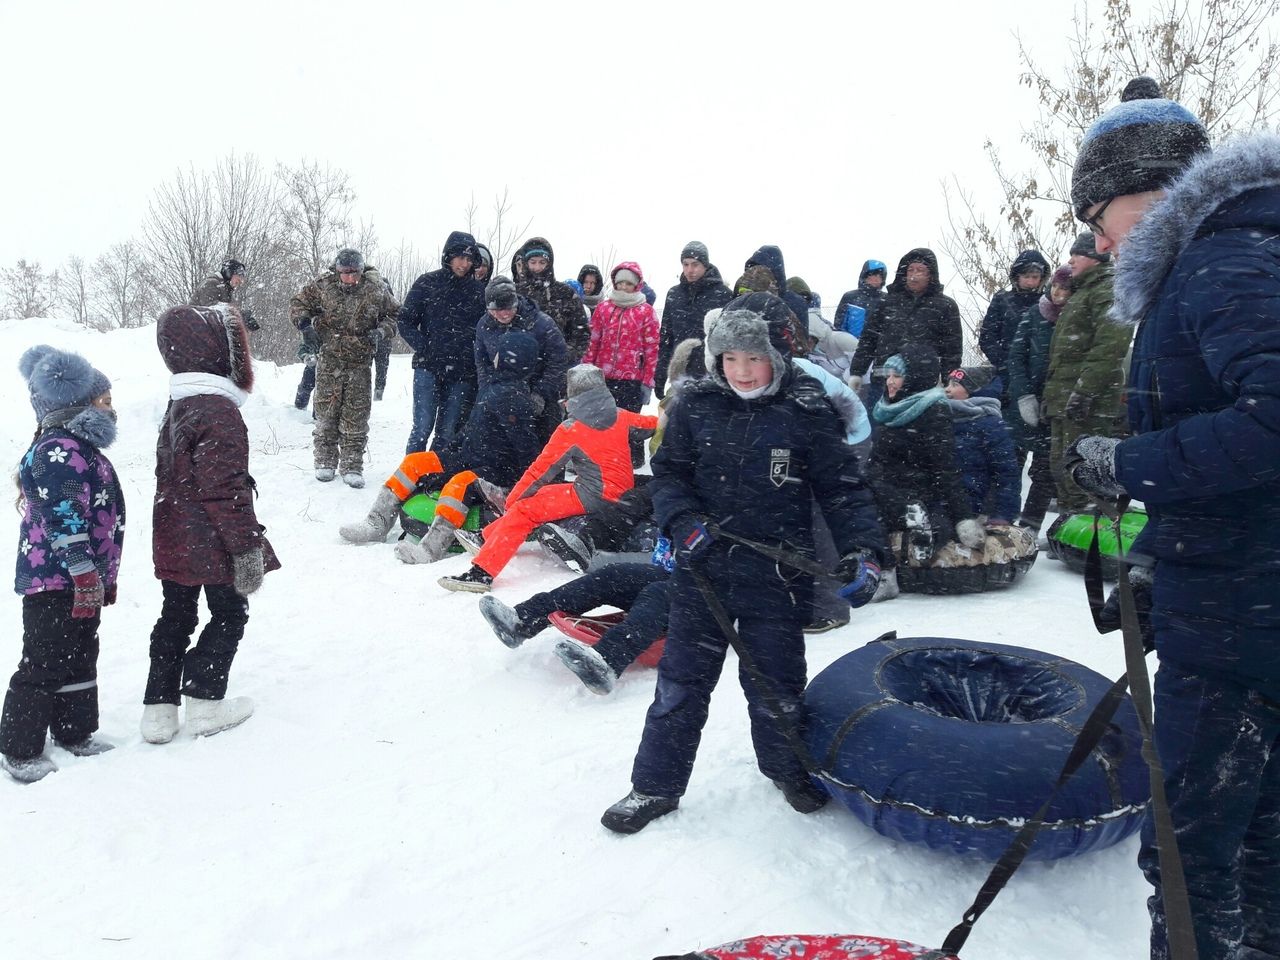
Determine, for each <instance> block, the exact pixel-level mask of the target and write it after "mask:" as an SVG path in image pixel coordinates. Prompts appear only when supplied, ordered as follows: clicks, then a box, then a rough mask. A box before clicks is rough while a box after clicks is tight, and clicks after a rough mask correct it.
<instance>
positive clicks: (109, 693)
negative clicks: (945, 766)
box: [0, 320, 1147, 960]
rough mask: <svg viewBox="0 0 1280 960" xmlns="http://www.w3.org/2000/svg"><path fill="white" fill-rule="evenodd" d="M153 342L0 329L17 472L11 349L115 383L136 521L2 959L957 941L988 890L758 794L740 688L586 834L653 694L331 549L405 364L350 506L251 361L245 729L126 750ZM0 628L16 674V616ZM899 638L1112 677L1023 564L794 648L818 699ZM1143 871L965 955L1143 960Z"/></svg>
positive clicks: (19, 428) (24, 863)
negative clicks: (1008, 581)
mask: <svg viewBox="0 0 1280 960" xmlns="http://www.w3.org/2000/svg"><path fill="white" fill-rule="evenodd" d="M154 336H155V331H154V328H148V329H142V330H121V331H115V332H112V333H109V334H98V333H91V332H86V331H84V330H81V329H79V328H76V327H74V326H71V325H69V324H64V323H61V322H59V321H53V320H27V321H11V322H8V323H4V324H0V356H5V357H9V358H11V360H10V363H11V365H12V366H11V368H10V369H9V371H8V372H7V373H2V374H0V400H2V401H3V402H4V403H5V405H6V407H7V408H8V409H10V410H11V416H9V417H7V418H5V420H4V422H3V423H0V441H2V443H3V447H2V449H3V450H4V451H6V453H5V454H4V455H5V456H6V457H7V458H8V461H9V462H10V463H16V461H17V459H18V458H19V456H20V455H21V454H22V453H23V451H25V449H26V446H27V444H28V443H29V441H30V437H31V431H32V429H33V428H34V418H33V416H32V414H31V410H30V405H29V403H28V400H27V396H26V388H25V384H24V383H23V382H22V380H21V378H20V377H19V375H18V373H17V370H16V360H17V357H18V356H19V355H20V354H21V352H22V350H23V349H25V348H26V347H27V346H29V345H31V344H33V343H38V342H48V343H52V344H54V345H56V346H60V347H64V348H72V349H77V350H79V351H80V352H82V353H83V354H84V355H85V356H87V357H88V358H89V359H90V361H91V362H93V363H94V364H95V365H96V366H98V367H99V368H100V369H102V370H103V371H104V372H105V373H106V374H107V375H108V376H109V377H111V379H112V381H113V385H114V386H113V395H114V398H115V406H116V408H117V410H118V411H119V412H120V438H119V440H118V441H117V443H116V445H115V446H114V447H112V448H111V449H110V450H109V451H108V455H109V456H110V457H111V458H112V460H113V462H114V463H115V465H116V469H117V471H118V472H119V474H120V478H121V481H122V485H123V488H124V491H125V495H126V497H127V503H128V507H129V510H130V513H129V522H128V532H127V536H126V540H125V549H124V565H123V571H122V578H121V587H120V601H119V603H118V604H117V605H116V606H114V607H111V608H109V609H107V611H106V613H105V616H104V618H103V627H102V633H101V637H102V653H101V657H100V660H99V683H100V693H101V710H102V725H101V733H102V735H103V736H104V737H105V739H107V740H109V741H111V742H113V743H114V744H116V749H115V750H114V751H112V752H111V753H108V754H106V755H105V756H100V757H89V758H76V757H72V756H70V755H69V754H67V753H66V752H65V751H62V750H60V749H57V748H54V747H52V746H51V747H50V748H49V755H50V756H51V757H52V758H53V759H54V760H55V761H56V762H57V764H58V766H59V767H60V770H59V771H58V772H57V773H55V774H53V775H51V776H50V777H48V778H47V779H46V780H44V781H42V782H41V783H38V784H36V785H34V786H29V787H27V786H20V785H18V784H16V783H11V782H7V779H6V782H3V783H0V835H2V836H3V837H4V838H5V841H4V842H5V857H4V863H5V869H3V870H0V904H3V905H4V907H3V921H2V922H3V929H4V941H5V944H6V946H5V950H4V955H5V956H11V957H19V956H21V957H25V958H33V960H34V958H50V960H53V958H57V960H62V958H68V957H75V958H77V960H96V958H111V960H121V958H127V960H137V958H152V957H156V958H159V957H170V956H174V955H180V956H182V957H183V958H184V960H204V958H222V957H228V956H235V957H237V958H241V960H246V958H257V957H264V958H266V957H270V958H283V957H306V958H308V960H320V958H328V957H334V958H337V957H343V958H350V957H360V956H369V957H373V956H379V957H390V958H412V957H436V956H449V957H480V956H492V957H504V958H524V957H529V958H542V957H545V958H550V957H556V958H577V957H580V958H613V957H632V958H647V957H652V956H656V955H658V954H672V953H682V952H684V951H686V950H691V949H694V948H697V947H705V946H711V945H713V944H716V943H721V942H724V941H726V940H733V939H736V938H740V937H743V936H747V935H753V934H758V933H861V934H872V935H877V936H886V937H897V938H902V939H906V940H911V941H916V942H919V943H922V944H926V945H929V946H938V945H939V944H940V943H941V941H942V940H943V938H944V937H945V935H946V933H947V931H948V930H949V929H950V928H951V927H952V926H953V925H954V924H955V923H957V922H958V921H959V920H960V917H961V914H962V913H963V911H964V910H965V909H966V908H967V907H968V906H969V904H970V902H971V901H972V899H973V897H974V895H975V894H976V892H977V890H978V887H979V886H980V884H981V882H982V880H983V879H984V878H985V876H986V872H987V869H988V867H987V866H986V865H984V864H981V863H975V862H968V861H962V860H958V859H955V858H953V857H949V856H945V855H942V854H935V853H932V852H930V851H928V850H925V849H923V848H917V847H912V846H908V845H904V844H899V843H895V842H892V841H889V840H886V839H884V838H882V837H880V836H879V835H877V834H875V833H874V832H872V831H871V830H870V829H868V828H866V827H864V826H862V825H861V824H860V823H859V822H858V821H856V820H855V819H854V818H853V817H852V816H851V815H850V814H848V813H846V812H845V811H843V810H840V809H836V808H835V806H834V805H832V806H829V807H828V808H827V809H825V810H823V811H821V812H820V813H817V814H814V815H811V816H807V817H805V816H801V815H799V814H797V813H795V812H793V811H792V810H791V809H790V808H789V807H788V806H787V805H786V803H785V802H784V801H783V799H782V797H781V795H780V794H779V793H778V791H777V790H775V789H774V788H773V787H772V786H771V785H770V784H769V782H768V781H767V780H765V779H764V778H763V777H762V776H761V775H760V774H759V773H758V772H757V771H756V769H755V765H754V759H753V755H752V752H751V745H750V739H749V736H748V729H747V719H746V714H745V706H744V701H743V697H742V693H741V690H740V689H739V688H738V684H737V683H736V682H735V678H736V669H735V667H734V666H733V665H732V664H730V665H729V666H727V667H726V669H725V673H724V680H723V682H722V683H721V684H720V687H719V689H718V690H717V691H716V695H715V698H714V702H713V704H712V711H711V719H710V722H709V723H708V725H707V730H706V733H705V736H704V738H703V741H702V748H701V751H700V753H699V757H698V764H697V767H696V768H695V771H694V775H693V781H692V784H691V785H690V788H689V792H688V794H687V795H686V797H685V799H684V801H683V805H682V806H681V808H680V810H679V811H678V812H677V813H676V814H674V815H672V816H670V817H668V818H666V819H664V820H661V821H659V822H657V823H655V824H653V825H652V826H650V827H649V828H648V829H646V830H645V831H644V832H643V833H641V834H639V835H636V836H633V837H617V836H613V835H611V834H609V833H608V832H607V831H606V830H605V829H604V828H603V827H601V826H600V824H599V816H600V814H601V813H602V812H603V810H604V809H605V807H607V806H608V805H609V804H610V803H612V802H613V801H615V800H617V799H618V798H620V797H621V796H623V795H624V794H625V793H626V792H627V790H628V788H629V782H628V781H629V773H630V766H631V759H632V756H633V754H634V751H635V747H636V744H637V743H638V741H639V736H640V730H641V725H642V722H643V718H644V713H645V710H646V709H647V707H648V705H649V702H650V699H651V697H652V692H653V677H654V674H653V672H652V671H648V670H641V671H635V670H632V671H628V672H627V673H626V674H625V675H624V676H623V678H622V680H621V682H620V683H619V686H618V689H617V690H616V691H615V692H614V693H613V694H612V695H611V696H608V697H599V696H596V695H593V694H591V693H590V692H588V691H587V690H586V689H585V688H584V687H583V686H582V684H581V683H580V682H579V681H578V680H577V678H575V677H574V676H573V675H572V674H570V673H569V672H568V671H567V670H566V669H565V668H564V667H563V665H562V664H561V663H560V662H559V661H558V660H557V659H556V657H555V656H554V654H553V653H552V651H551V647H552V643H553V641H554V636H555V635H554V634H552V633H545V634H543V635H541V636H539V637H537V638H535V639H533V640H531V641H529V642H527V643H526V644H525V645H524V646H523V647H522V648H520V649H519V650H516V651H511V650H508V649H507V648H506V647H504V646H503V645H502V644H501V643H500V642H499V641H498V640H497V639H496V638H495V637H494V636H493V634H492V633H491V632H490V630H489V628H488V627H487V625H486V624H485V622H484V621H483V619H482V618H481V617H480V615H479V613H478V612H477V610H476V603H477V598H476V597H475V596H474V595H469V594H450V593H446V592H445V591H444V590H442V589H440V588H439V587H438V586H437V585H436V583H435V580H436V578H437V577H439V576H440V575H442V574H445V573H456V572H459V571H461V570H462V569H465V566H466V560H465V558H463V557H454V558H451V559H447V560H445V561H442V562H441V563H439V564H436V565H434V566H427V567H423V566H413V567H411V566H405V565H403V564H401V563H400V562H399V561H397V560H396V559H395V557H394V556H393V555H392V548H391V545H390V543H388V544H385V545H380V544H374V545H370V546H364V547H356V546H350V545H347V544H344V543H342V542H341V541H340V539H339V537H338V533H337V529H338V526H339V524H341V523H343V522H347V521H350V520H353V519H357V518H358V517H360V516H362V515H363V514H364V512H365V510H366V509H367V508H368V506H369V504H370V503H371V502H372V500H373V498H374V496H375V494H376V484H377V482H378V481H379V480H380V479H381V478H382V477H383V476H385V475H387V474H388V473H390V471H391V470H392V469H393V468H394V467H395V466H396V464H397V463H398V461H399V458H400V455H401V452H402V450H403V443H404V438H405V436H406V435H407V432H408V427H409V409H410V401H409V389H410V381H411V377H410V371H409V369H408V363H407V360H408V358H407V357H402V356H396V357H394V358H393V359H392V366H391V374H390V377H389V379H388V387H387V394H386V399H385V400H384V401H383V402H381V403H377V404H375V405H374V414H373V422H372V432H371V437H370V444H369V455H368V461H367V464H366V477H367V479H368V480H369V482H370V486H369V487H368V488H366V489H365V490H362V491H357V490H351V489H348V488H346V487H345V486H344V485H342V484H341V483H340V482H335V483H332V484H320V483H317V482H316V481H315V480H314V479H313V478H312V473H311V436H310V417H309V415H307V414H304V413H301V412H299V411H297V410H295V409H294V408H293V406H292V397H293V392H294V389H295V386H296V384H297V381H298V377H299V374H300V373H301V370H302V368H301V367H300V366H297V365H295V366H289V367H283V368H278V369H277V368H276V367H274V366H273V365H270V364H266V363H262V364H259V366H258V368H257V377H258V385H257V388H256V390H255V392H254V394H253V396H252V397H251V398H250V400H249V402H248V403H247V404H246V405H245V407H244V408H243V413H244V416H245V419H246V421H247V422H248V425H249V432H250V437H251V446H252V450H253V455H252V462H251V470H252V472H253V475H254V477H255V478H256V480H257V483H258V489H259V491H260V495H261V496H260V499H259V500H258V515H259V519H260V520H261V522H262V523H264V524H265V525H266V526H267V528H268V536H269V537H270V539H271V541H272V543H273V544H274V546H275V548H276V550H277V552H278V553H279V555H280V557H281V560H282V562H283V564H284V567H283V569H282V570H280V571H278V572H276V573H273V574H270V575H269V576H268V577H267V582H266V585H265V586H264V587H263V589H262V590H261V592H260V593H258V594H256V595H255V596H254V597H253V598H252V601H251V612H250V621H249V626H248V629H247V633H246V636H245V639H244V642H243V644H242V647H241V652H240V654H239V656H238V657H237V659H236V663H235V667H234V669H233V672H232V677H231V687H230V691H229V694H230V695H233V696H234V695H248V696H251V697H253V698H254V699H255V700H256V701H257V713H256V714H255V715H254V716H253V718H252V719H250V720H249V721H248V722H247V723H246V724H245V725H244V726H242V727H239V728H237V729H235V730H232V731H228V732H226V733H223V734H220V735H218V736H216V737H212V738H208V739H204V740H192V739H190V738H188V737H185V736H183V735H179V737H178V739H177V740H175V741H174V742H173V743H171V744H168V745H164V746H151V745H148V744H145V743H143V742H142V740H141V737H140V735H139V733H138V721H139V718H140V716H141V710H142V705H141V698H142V689H143V685H144V682H145V679H146V674H147V662H148V661H147V643H148V640H147V638H148V635H149V633H150V630H151V626H152V624H153V622H154V620H155V617H156V615H157V613H158V611H159V609H160V589H159V583H158V581H156V580H155V579H154V576H153V575H152V571H151V563H150V500H151V495H152V493H153V491H154V481H153V471H154V456H155V454H154V443H155V435H156V428H157V426H158V424H159V422H160V419H161V417H162V415H163V412H164V407H165V403H166V397H167V393H166V388H167V375H166V371H165V369H164V367H163V364H162V363H161V362H160V358H159V356H158V354H157V352H156V348H155V341H154ZM10 524H11V529H13V528H16V526H17V515H16V514H14V515H12V516H11V520H10ZM568 577H569V574H568V573H567V571H563V570H562V569H561V568H559V567H557V566H554V565H553V564H552V563H551V562H550V561H548V560H546V559H544V558H543V557H542V556H540V555H539V553H538V552H537V550H536V549H535V548H533V547H531V546H529V547H525V548H523V549H522V551H521V553H520V555H519V556H518V557H517V559H516V560H515V561H514V562H513V563H512V565H511V567H510V568H509V569H508V571H507V573H505V574H504V576H503V577H502V578H501V579H500V580H499V582H498V587H497V591H496V592H497V595H498V596H499V597H501V598H502V599H504V600H506V601H507V602H510V603H515V602H518V601H519V600H522V599H524V598H525V597H526V596H527V595H528V594H530V593H532V592H534V591H535V590H538V589H546V588H549V587H550V586H552V585H554V584H556V583H559V582H562V581H564V580H566V579H568ZM0 615H2V616H3V625H4V633H3V635H4V637H5V640H4V655H5V656H6V657H8V658H10V659H9V662H16V660H17V657H18V655H19V651H20V646H21V640H20V638H21V610H20V604H19V602H18V601H17V599H16V597H15V598H14V600H13V601H12V602H10V603H7V604H5V605H4V608H3V614H0ZM891 629H896V630H898V632H899V634H900V635H902V636H910V635H937V636H965V637H984V638H986V639H989V640H993V641H997V642H1005V643H1012V644H1019V645H1025V646H1030V647H1035V648H1039V649H1044V650H1049V651H1053V652H1055V653H1059V654H1063V655H1066V656H1069V657H1071V658H1072V659H1075V660H1078V661H1080V662H1082V663H1085V664H1086V665H1088V666H1091V667H1093V668H1094V669H1097V670H1099V671H1101V672H1102V673H1104V674H1106V675H1107V676H1117V675H1119V673H1120V672H1122V670H1123V655H1122V651H1121V649H1120V642H1119V640H1118V639H1117V637H1118V635H1116V634H1113V635H1110V636H1108V637H1100V636H1098V635H1097V634H1096V633H1095V632H1094V630H1093V628H1092V626H1091V623H1090V620H1089V614H1088V609H1087V605H1086V603H1085V598H1084V590H1083V585H1082V583H1081V580H1080V578H1079V577H1077V576H1076V575H1074V574H1071V573H1070V572H1068V571H1067V570H1066V569H1065V568H1063V567H1062V566H1061V565H1060V564H1056V563H1054V562H1052V561H1050V560H1048V559H1046V558H1045V557H1043V556H1042V557H1041V558H1040V559H1039V560H1038V561H1037V563H1036V566H1035V567H1034V568H1033V569H1032V570H1031V572H1030V574H1029V575H1028V577H1027V579H1026V580H1025V581H1024V582H1023V583H1021V584H1019V585H1018V586H1016V587H1014V588H1013V589H1012V590H1010V591H1008V592H1004V593H993V594H987V595H977V596H969V597H952V598H939V597H920V596H903V597H901V598H899V599H897V600H894V601H892V602H890V603H885V604H880V605H877V606H874V607H870V608H864V609H863V610H861V611H857V612H855V614H854V619H853V623H852V624H851V625H849V626H848V627H845V628H843V629H840V630H837V631H833V632H830V633H826V634H822V635H819V636H815V637H812V638H810V640H809V644H808V650H809V665H810V674H811V675H813V674H816V673H817V672H818V671H819V670H820V669H822V668H823V667H824V666H826V665H827V664H828V663H830V662H831V661H833V660H835V659H836V658H838V657H839V656H840V655H842V654H843V653H845V652H847V651H848V650H850V649H853V648H854V647H856V646H859V645H861V644H863V643H865V642H867V641H869V640H871V639H873V638H875V637H876V636H878V635H880V634H881V633H883V632H885V631H886V630H891ZM730 656H731V657H732V654H731V655H730ZM1047 786H1048V785H1046V787H1047ZM1136 853H1137V840H1136V838H1133V839H1130V840H1129V841H1127V842H1125V843H1123V844H1120V845H1119V846H1117V847H1114V848H1112V849H1109V850H1105V851H1102V852H1097V853H1092V854H1089V855H1086V856H1084V857H1081V858H1079V859H1073V860H1066V861H1058V862H1056V863H1049V864H1041V863H1031V864H1027V865H1025V866H1024V867H1023V868H1022V870H1021V871H1020V872H1019V873H1018V875H1017V876H1016V877H1015V878H1014V879H1013V881H1012V883H1011V884H1010V886H1009V887H1008V888H1007V889H1006V890H1005V892H1004V893H1003V894H1002V895H1001V896H1000V898H999V899H998V900H997V901H996V903H995V905H994V906H993V907H992V908H991V910H990V911H989V912H988V913H987V915H986V917H985V918H984V919H983V920H982V921H981V922H980V923H979V924H978V925H977V927H976V928H975V930H974V933H973V936H972V937H971V938H970V941H969V946H968V948H967V949H966V951H965V956H967V957H973V958H975V960H976V958H983V960H1013V958H1019V960H1023V958H1026V957H1029V956H1036V957H1038V958H1040V960H1058V958H1076V957H1080V956H1093V955H1104V956H1116V957H1120V956H1142V955H1144V952H1145V949H1146V946H1145V945H1146V937H1147V932H1146V931H1147V922H1146V908H1145V902H1144V901H1145V897H1146V894H1147V887H1146V884H1145V882H1144V881H1143V880H1142V878H1141V876H1140V874H1139V872H1138V869H1137V867H1136V865H1135V862H1134V861H1135V857H1136Z"/></svg>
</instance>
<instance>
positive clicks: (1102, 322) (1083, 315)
mask: <svg viewBox="0 0 1280 960" xmlns="http://www.w3.org/2000/svg"><path fill="white" fill-rule="evenodd" d="M1113 274H1114V271H1113V268H1112V266H1111V264H1109V263H1101V264H1098V266H1096V267H1094V268H1092V269H1091V270H1089V271H1087V272H1085V273H1084V274H1081V275H1080V276H1079V277H1077V278H1075V279H1074V280H1072V282H1071V285H1072V288H1073V290H1074V292H1073V293H1072V294H1071V299H1070V300H1068V301H1067V305H1066V306H1065V307H1063V309H1062V316H1061V317H1059V318H1058V323H1057V327H1056V329H1055V330H1054V334H1053V346H1052V347H1051V349H1050V352H1049V374H1048V376H1047V377H1046V379H1045V385H1044V401H1045V404H1046V406H1047V407H1048V411H1049V416H1050V417H1061V416H1062V415H1063V410H1064V409H1065V408H1066V405H1067V399H1068V398H1069V397H1070V396H1071V394H1072V393H1081V394H1084V395H1085V396H1089V397H1092V398H1093V406H1092V408H1091V409H1090V411H1089V416H1090V419H1094V418H1103V419H1105V418H1108V417H1118V416H1120V413H1121V411H1122V409H1123V408H1122V406H1121V399H1122V396H1123V394H1124V357H1125V353H1126V352H1127V351H1128V349H1129V342H1130V340H1132V339H1133V328H1132V327H1128V326H1121V325H1120V324H1118V323H1113V322H1112V321H1111V320H1110V319H1109V318H1108V317H1107V312H1108V311H1109V310H1110V309H1111V283H1112V277H1113ZM1010 395H1011V396H1012V392H1011V394H1010Z"/></svg>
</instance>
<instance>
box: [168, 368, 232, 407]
mask: <svg viewBox="0 0 1280 960" xmlns="http://www.w3.org/2000/svg"><path fill="white" fill-rule="evenodd" d="M206 394H212V395H213V396H216V397H226V398H227V399H228V400H230V401H231V402H232V403H234V404H235V405H236V406H237V407H243V406H244V402H245V401H246V400H248V399H249V394H247V393H246V392H245V391H243V390H241V389H240V388H239V387H237V386H236V385H235V384H234V383H232V382H231V381H230V380H228V379H227V378H226V377H220V376H218V375H217V374H216V373H175V374H174V375H173V376H171V377H170V378H169V398H170V399H171V400H182V399H184V398H186V397H199V396H203V395H206Z"/></svg>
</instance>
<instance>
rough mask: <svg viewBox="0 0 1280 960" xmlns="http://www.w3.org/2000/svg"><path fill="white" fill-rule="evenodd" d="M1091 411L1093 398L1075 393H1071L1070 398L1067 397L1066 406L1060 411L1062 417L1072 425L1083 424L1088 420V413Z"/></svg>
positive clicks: (1085, 394)
mask: <svg viewBox="0 0 1280 960" xmlns="http://www.w3.org/2000/svg"><path fill="white" fill-rule="evenodd" d="M1092 409H1093V397H1091V396H1089V395H1088V394H1087V393H1076V392H1075V391H1074V390H1072V391H1071V396H1069V397H1067V405H1066V407H1064V408H1063V410H1062V415H1063V416H1064V417H1066V418H1067V419H1068V420H1070V421H1071V422H1072V423H1084V421H1086V420H1088V419H1089V412H1090V411H1091V410H1092Z"/></svg>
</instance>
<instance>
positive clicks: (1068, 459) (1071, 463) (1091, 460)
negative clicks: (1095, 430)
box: [1062, 437, 1126, 500]
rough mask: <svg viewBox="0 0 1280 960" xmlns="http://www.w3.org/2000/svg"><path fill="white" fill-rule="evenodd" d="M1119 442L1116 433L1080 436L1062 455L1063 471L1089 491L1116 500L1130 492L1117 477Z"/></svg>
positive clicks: (1076, 483)
mask: <svg viewBox="0 0 1280 960" xmlns="http://www.w3.org/2000/svg"><path fill="white" fill-rule="evenodd" d="M1119 445H1120V441H1119V440H1116V439H1115V438H1114V437H1079V438H1077V439H1076V441H1075V442H1074V443H1072V444H1071V446H1069V447H1068V448H1067V452H1066V454H1065V455H1064V456H1063V458H1062V472H1063V473H1065V474H1066V475H1067V476H1069V477H1070V478H1071V479H1072V481H1074V483H1075V485H1076V486H1077V487H1079V488H1080V489H1081V490H1083V491H1084V492H1085V493H1091V494H1093V495H1094V496H1098V497H1102V498H1103V499H1106V500H1116V499H1118V498H1120V497H1122V496H1124V495H1125V493H1126V491H1125V489H1124V487H1122V486H1121V485H1120V483H1119V481H1117V480H1116V447H1118V446H1119Z"/></svg>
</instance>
